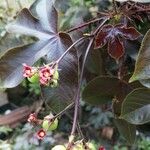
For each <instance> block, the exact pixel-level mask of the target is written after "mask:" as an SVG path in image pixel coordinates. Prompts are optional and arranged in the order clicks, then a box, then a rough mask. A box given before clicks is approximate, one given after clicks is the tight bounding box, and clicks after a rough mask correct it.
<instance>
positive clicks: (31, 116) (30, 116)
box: [28, 113, 37, 123]
mask: <svg viewBox="0 0 150 150" xmlns="http://www.w3.org/2000/svg"><path fill="white" fill-rule="evenodd" d="M28 122H30V123H31V122H33V123H35V122H37V118H36V115H35V113H33V114H30V115H29V117H28Z"/></svg>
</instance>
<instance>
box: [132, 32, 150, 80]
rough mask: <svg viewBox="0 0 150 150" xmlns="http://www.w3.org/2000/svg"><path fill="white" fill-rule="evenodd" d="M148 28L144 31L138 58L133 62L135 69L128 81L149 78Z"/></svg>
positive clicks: (149, 34)
mask: <svg viewBox="0 0 150 150" xmlns="http://www.w3.org/2000/svg"><path fill="white" fill-rule="evenodd" d="M149 41H150V30H149V31H148V32H147V33H146V35H145V37H144V39H143V41H142V44H141V48H140V51H139V54H138V58H137V61H136V64H135V70H134V73H133V75H132V77H131V78H130V81H129V82H133V81H135V80H147V79H150V59H149V58H150V42H149Z"/></svg>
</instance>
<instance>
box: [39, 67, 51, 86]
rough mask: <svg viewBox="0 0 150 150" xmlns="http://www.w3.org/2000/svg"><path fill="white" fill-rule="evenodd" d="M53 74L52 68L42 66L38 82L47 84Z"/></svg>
mask: <svg viewBox="0 0 150 150" xmlns="http://www.w3.org/2000/svg"><path fill="white" fill-rule="evenodd" d="M53 74H54V69H52V68H51V67H50V66H44V67H43V68H41V69H40V70H39V76H40V83H41V84H42V85H48V84H49V81H50V80H51V79H52V77H53Z"/></svg>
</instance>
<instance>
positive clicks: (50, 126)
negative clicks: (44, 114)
mask: <svg viewBox="0 0 150 150" xmlns="http://www.w3.org/2000/svg"><path fill="white" fill-rule="evenodd" d="M42 127H43V129H44V130H46V131H53V130H55V129H57V127H58V119H57V118H56V119H55V120H54V121H53V122H49V120H46V119H45V120H44V121H43V124H42Z"/></svg>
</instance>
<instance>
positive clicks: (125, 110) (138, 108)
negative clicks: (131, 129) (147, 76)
mask: <svg viewBox="0 0 150 150" xmlns="http://www.w3.org/2000/svg"><path fill="white" fill-rule="evenodd" d="M149 109H150V90H149V89H146V88H139V89H135V90H134V91H132V92H131V93H129V94H128V95H127V96H126V98H125V100H124V102H123V103H122V109H121V116H120V118H122V119H125V120H126V121H128V122H130V123H132V124H144V123H147V122H149V121H150V111H149Z"/></svg>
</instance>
